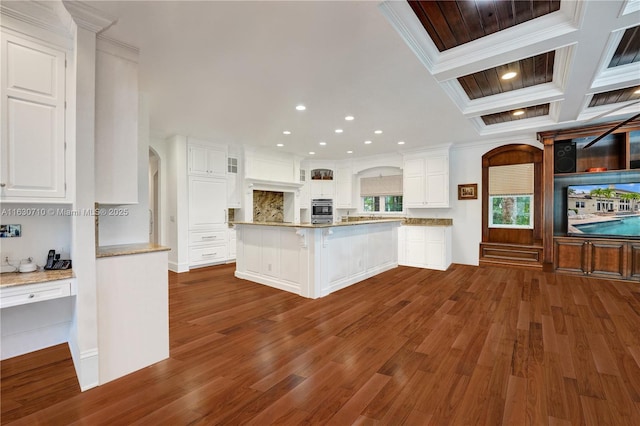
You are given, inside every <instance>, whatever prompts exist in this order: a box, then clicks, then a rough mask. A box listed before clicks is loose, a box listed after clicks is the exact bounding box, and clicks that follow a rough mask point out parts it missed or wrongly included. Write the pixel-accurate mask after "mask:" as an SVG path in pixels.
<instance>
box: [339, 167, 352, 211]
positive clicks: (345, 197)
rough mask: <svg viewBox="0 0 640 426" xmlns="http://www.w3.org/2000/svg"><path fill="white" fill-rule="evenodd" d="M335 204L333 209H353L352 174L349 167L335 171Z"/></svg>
mask: <svg viewBox="0 0 640 426" xmlns="http://www.w3.org/2000/svg"><path fill="white" fill-rule="evenodd" d="M335 178H336V202H335V207H336V208H338V209H341V208H352V207H353V201H352V199H353V197H352V195H353V173H352V170H351V167H338V168H337V169H336V174H335Z"/></svg>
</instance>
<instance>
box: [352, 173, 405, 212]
mask: <svg viewBox="0 0 640 426" xmlns="http://www.w3.org/2000/svg"><path fill="white" fill-rule="evenodd" d="M360 196H361V197H362V198H361V199H362V204H361V208H362V211H363V212H371V213H383V212H401V211H402V175H387V176H382V175H379V176H377V177H363V178H360Z"/></svg>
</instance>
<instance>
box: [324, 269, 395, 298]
mask: <svg viewBox="0 0 640 426" xmlns="http://www.w3.org/2000/svg"><path fill="white" fill-rule="evenodd" d="M397 267H398V262H395V261H394V262H389V263H385V264H383V265H380V266H377V267H375V268H372V269H369V270H367V271H365V272H363V273H361V274H357V275H353V276H351V277H347V278H344V279H342V280H339V281H336V282H333V283H331V284H330V285H329V287H328V288H324V289H322V290H321V291H320V297H324V296H327V295H329V294H331V293H333V292H334V291H338V290H342V289H343V288H345V287H349V286H350V285H353V284H356V283H359V282H360V281H364V280H366V279H367V278H371V277H373V276H376V275H378V274H381V273H383V272H385V271H388V270H390V269H394V268H397Z"/></svg>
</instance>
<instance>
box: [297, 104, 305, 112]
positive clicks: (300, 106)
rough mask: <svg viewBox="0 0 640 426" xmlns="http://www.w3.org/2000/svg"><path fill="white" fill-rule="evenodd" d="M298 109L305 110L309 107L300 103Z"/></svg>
mask: <svg viewBox="0 0 640 426" xmlns="http://www.w3.org/2000/svg"><path fill="white" fill-rule="evenodd" d="M296 109H297V110H298V111H304V110H305V109H307V107H306V106H304V105H298V106H296Z"/></svg>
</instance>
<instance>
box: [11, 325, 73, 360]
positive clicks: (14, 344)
mask: <svg viewBox="0 0 640 426" xmlns="http://www.w3.org/2000/svg"><path fill="white" fill-rule="evenodd" d="M70 326H71V322H61V323H58V324H50V325H47V326H45V327H40V328H36V329H32V330H26V331H21V332H19V333H14V334H5V335H3V336H2V349H1V350H0V359H3V360H4V359H7V358H13V357H14V356H19V355H24V354H26V353H29V352H34V351H39V350H40V349H44V348H48V347H50V346H55V345H59V344H61V343H66V342H68V341H69V327H70Z"/></svg>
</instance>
